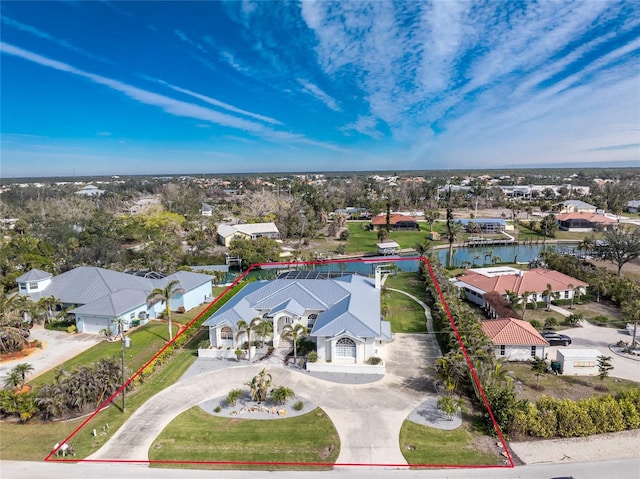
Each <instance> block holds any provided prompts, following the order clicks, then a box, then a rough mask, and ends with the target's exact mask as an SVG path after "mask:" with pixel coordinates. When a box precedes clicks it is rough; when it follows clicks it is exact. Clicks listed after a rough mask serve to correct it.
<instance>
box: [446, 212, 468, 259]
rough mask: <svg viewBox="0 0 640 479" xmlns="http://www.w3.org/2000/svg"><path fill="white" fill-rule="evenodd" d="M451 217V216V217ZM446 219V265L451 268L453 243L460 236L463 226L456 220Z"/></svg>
mask: <svg viewBox="0 0 640 479" xmlns="http://www.w3.org/2000/svg"><path fill="white" fill-rule="evenodd" d="M452 219H453V218H452ZM452 219H451V220H449V221H447V239H448V241H449V256H448V262H447V267H448V268H451V267H452V266H453V243H455V242H456V240H457V239H458V238H459V237H460V235H461V234H462V231H463V230H464V227H463V226H462V224H461V223H459V222H458V221H453V220H452Z"/></svg>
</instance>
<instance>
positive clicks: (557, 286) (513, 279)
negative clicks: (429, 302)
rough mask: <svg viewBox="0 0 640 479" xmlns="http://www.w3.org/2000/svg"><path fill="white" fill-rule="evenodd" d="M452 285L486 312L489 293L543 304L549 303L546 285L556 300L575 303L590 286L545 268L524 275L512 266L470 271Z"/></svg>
mask: <svg viewBox="0 0 640 479" xmlns="http://www.w3.org/2000/svg"><path fill="white" fill-rule="evenodd" d="M451 282H452V283H453V284H454V285H455V286H457V287H458V288H460V289H461V290H462V291H463V292H464V294H465V297H466V298H467V300H468V301H471V302H472V303H475V304H477V305H479V306H481V307H484V308H486V307H487V302H486V300H485V297H484V295H485V294H486V293H490V292H496V293H499V294H501V295H502V296H503V297H504V298H505V299H507V291H513V292H515V293H516V294H517V295H518V297H522V296H523V294H524V293H527V296H528V298H529V301H536V302H541V301H545V300H546V298H545V295H544V291H546V290H547V285H550V286H551V291H552V293H553V297H554V298H558V299H572V298H573V297H575V296H576V295H580V294H585V293H586V289H587V286H589V285H588V284H587V283H585V282H584V281H580V280H579V279H577V278H572V277H571V276H568V275H566V274H564V273H560V272H558V271H554V270H550V269H544V268H535V269H530V270H528V271H523V270H520V269H516V268H512V267H510V266H494V267H491V268H475V269H467V270H465V271H464V272H463V273H462V275H460V276H458V277H456V278H453V279H451Z"/></svg>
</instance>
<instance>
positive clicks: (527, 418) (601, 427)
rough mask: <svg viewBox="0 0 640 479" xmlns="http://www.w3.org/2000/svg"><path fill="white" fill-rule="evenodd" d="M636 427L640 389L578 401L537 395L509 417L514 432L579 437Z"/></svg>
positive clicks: (639, 412) (545, 436) (639, 417)
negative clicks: (533, 400) (511, 417)
mask: <svg viewBox="0 0 640 479" xmlns="http://www.w3.org/2000/svg"><path fill="white" fill-rule="evenodd" d="M638 427H640V391H638V390H627V391H623V392H621V393H618V394H617V395H616V396H615V397H614V396H611V395H606V396H599V397H595V396H594V397H591V398H589V399H581V400H578V401H570V400H568V399H554V398H551V397H543V398H540V399H539V400H538V401H537V402H536V403H535V404H534V403H532V402H529V401H524V402H523V403H522V405H521V407H520V408H519V409H518V410H517V411H516V413H515V414H514V417H513V422H512V430H511V431H510V432H511V433H512V434H514V435H518V436H533V437H541V438H550V437H580V436H588V435H591V434H602V433H606V432H617V431H623V430H625V429H635V428H638Z"/></svg>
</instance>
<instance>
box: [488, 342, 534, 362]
mask: <svg viewBox="0 0 640 479" xmlns="http://www.w3.org/2000/svg"><path fill="white" fill-rule="evenodd" d="M531 348H532V346H508V345H505V354H504V356H502V355H501V354H500V346H496V348H495V351H496V357H497V358H503V359H506V360H507V361H531V360H533V356H531ZM535 348H536V352H535V356H537V357H539V358H543V359H544V346H536V347H535Z"/></svg>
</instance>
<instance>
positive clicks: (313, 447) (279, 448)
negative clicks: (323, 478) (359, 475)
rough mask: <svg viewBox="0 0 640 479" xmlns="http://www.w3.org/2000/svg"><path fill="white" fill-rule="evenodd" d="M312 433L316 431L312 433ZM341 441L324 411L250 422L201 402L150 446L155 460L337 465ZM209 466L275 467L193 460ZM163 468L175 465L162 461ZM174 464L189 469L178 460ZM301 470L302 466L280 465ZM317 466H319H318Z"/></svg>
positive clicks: (169, 426)
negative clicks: (209, 409)
mask: <svg viewBox="0 0 640 479" xmlns="http://www.w3.org/2000/svg"><path fill="white" fill-rule="evenodd" d="M311 432H313V433H311ZM339 452H340V439H339V437H338V433H337V431H336V429H335V427H334V426H333V423H332V422H331V420H330V419H329V417H328V416H327V415H326V414H325V412H324V411H323V410H322V409H315V410H313V411H311V412H309V413H307V414H304V415H302V416H297V417H293V418H288V419H274V420H251V419H227V418H221V417H216V416H212V415H211V414H208V413H206V412H204V411H202V410H201V409H200V408H199V407H198V406H196V407H193V408H191V409H189V410H188V411H185V412H184V413H182V414H181V415H179V416H178V417H176V418H175V419H174V420H173V421H172V422H171V423H170V424H169V425H168V426H167V427H166V428H165V430H164V431H162V433H161V434H160V435H159V436H158V438H157V439H156V440H155V442H154V443H153V445H152V446H151V449H150V450H149V459H150V460H151V461H164V460H167V461H175V460H180V461H192V462H197V461H211V462H218V461H228V462H247V461H248V462H267V463H276V462H294V463H305V462H306V463H326V464H333V463H335V461H336V459H337V457H338V453H339ZM190 466H191V467H193V468H206V469H221V468H225V469H229V468H233V469H240V468H243V469H247V468H248V469H252V468H257V469H265V468H267V469H271V468H275V467H276V466H265V465H256V466H251V465H244V466H243V465H232V466H230V465H226V466H225V465H215V464H192V465H190ZM162 467H172V465H171V464H162ZM175 467H181V468H183V467H185V465H184V464H179V465H177V466H175ZM282 467H284V468H286V469H301V468H304V467H303V466H286V467H285V466H281V467H280V468H282ZM314 469H317V468H314Z"/></svg>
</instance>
